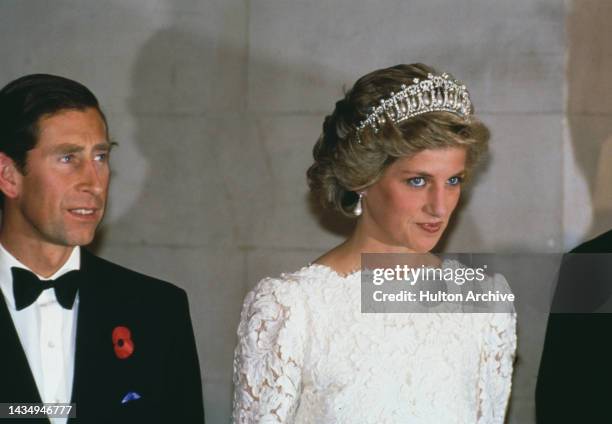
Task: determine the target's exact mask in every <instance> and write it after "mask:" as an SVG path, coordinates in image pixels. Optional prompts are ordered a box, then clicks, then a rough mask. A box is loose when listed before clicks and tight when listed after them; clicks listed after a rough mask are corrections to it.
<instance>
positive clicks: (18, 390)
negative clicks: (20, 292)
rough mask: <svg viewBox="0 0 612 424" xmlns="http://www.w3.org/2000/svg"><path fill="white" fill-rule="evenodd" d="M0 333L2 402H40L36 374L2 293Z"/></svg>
mask: <svg viewBox="0 0 612 424" xmlns="http://www.w3.org/2000/svg"><path fill="white" fill-rule="evenodd" d="M0 335H2V336H1V337H2V339H3V340H4V341H5V342H3V346H2V349H0V369H2V371H1V372H0V374H1V375H2V383H1V384H0V402H28V403H40V402H41V400H40V399H41V398H40V394H39V393H38V388H37V387H36V382H35V380H34V375H33V374H32V371H31V370H30V365H29V364H28V359H27V357H26V354H25V352H24V350H23V347H22V346H21V342H20V341H19V336H18V335H17V330H16V329H15V325H14V324H13V319H12V318H11V315H10V313H9V310H8V306H7V305H6V302H5V300H4V296H3V295H2V293H0Z"/></svg>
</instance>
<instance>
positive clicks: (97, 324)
mask: <svg viewBox="0 0 612 424" xmlns="http://www.w3.org/2000/svg"><path fill="white" fill-rule="evenodd" d="M81 271H82V275H83V277H82V280H81V282H80V286H79V312H78V318H77V335H76V347H75V355H74V379H73V384H72V402H73V403H76V413H77V417H79V416H81V417H82V416H83V415H84V414H86V415H87V416H89V414H90V413H91V409H92V408H94V411H95V408H96V405H97V406H98V407H99V406H100V405H101V403H100V402H104V400H103V398H104V397H105V392H106V391H107V390H106V387H104V383H103V381H104V371H103V370H104V368H105V365H104V364H105V362H106V360H105V355H104V350H105V347H106V348H108V346H106V345H110V340H111V339H110V335H109V334H106V333H108V331H107V332H106V333H105V332H104V329H105V328H106V327H105V321H106V320H105V318H104V317H105V316H106V314H108V312H107V311H106V312H105V311H104V307H107V306H108V305H106V302H105V301H104V298H103V297H102V296H101V293H102V292H103V291H102V290H100V289H99V284H100V280H101V279H102V278H101V276H100V275H99V274H100V271H101V270H100V269H98V267H97V266H96V264H95V258H94V257H92V255H91V254H90V253H88V252H87V251H86V250H85V249H83V250H81ZM105 335H106V336H107V337H106V338H105V337H104V336H105ZM79 411H81V413H79ZM98 412H99V411H98ZM69 422H75V421H74V420H69Z"/></svg>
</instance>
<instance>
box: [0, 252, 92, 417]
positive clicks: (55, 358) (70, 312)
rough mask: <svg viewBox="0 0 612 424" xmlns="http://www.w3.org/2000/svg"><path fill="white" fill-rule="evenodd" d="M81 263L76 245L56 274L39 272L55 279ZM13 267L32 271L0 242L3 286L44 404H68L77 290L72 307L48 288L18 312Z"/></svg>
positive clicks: (71, 373) (0, 286)
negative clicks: (64, 306)
mask: <svg viewBox="0 0 612 424" xmlns="http://www.w3.org/2000/svg"><path fill="white" fill-rule="evenodd" d="M80 263H81V250H80V248H78V247H77V248H74V249H73V250H72V253H71V254H70V257H69V258H68V260H67V261H66V263H64V265H63V266H62V267H61V268H60V269H59V270H58V271H57V272H56V273H55V274H53V275H52V276H51V277H49V278H43V277H41V276H40V275H39V276H38V278H40V279H41V280H47V279H56V278H58V277H60V276H62V275H63V274H65V273H67V272H69V271H73V270H76V269H79V267H80ZM11 267H18V268H24V269H27V270H29V271H31V269H29V268H28V267H27V266H25V265H24V264H22V263H21V262H19V261H18V260H17V259H16V258H15V257H14V256H13V255H11V254H10V253H9V252H8V251H7V250H6V249H5V248H4V246H2V244H0V289H2V294H3V295H4V299H5V301H6V304H7V306H8V310H9V313H10V314H11V318H12V319H13V324H15V328H16V330H17V334H18V335H19V340H20V341H21V346H22V347H23V350H24V351H25V354H26V357H27V359H28V363H29V365H30V370H32V375H33V376H34V380H35V381H36V386H37V387H38V393H39V394H40V396H41V399H42V401H43V402H44V403H60V402H61V403H69V402H70V398H71V396H72V380H73V377H74V352H75V345H76V328H77V322H76V321H77V315H78V314H77V313H78V309H79V296H78V293H77V297H76V299H75V302H74V305H73V307H72V309H64V308H63V307H62V306H61V305H60V304H59V303H58V301H57V299H56V297H55V291H54V290H53V289H48V290H44V291H43V292H42V293H41V295H40V296H39V297H38V299H37V300H36V302H34V303H33V304H32V305H30V306H28V307H27V308H24V309H22V310H20V311H18V310H17V309H16V308H15V298H14V296H13V275H12V274H11ZM51 422H52V423H54V424H56V423H58V424H59V423H62V424H63V423H66V422H67V419H66V418H53V419H51Z"/></svg>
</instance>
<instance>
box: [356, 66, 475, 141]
mask: <svg viewBox="0 0 612 424" xmlns="http://www.w3.org/2000/svg"><path fill="white" fill-rule="evenodd" d="M440 111H443V112H451V113H454V114H456V115H459V116H461V117H463V118H465V119H467V118H468V117H469V116H470V114H471V113H472V102H471V101H470V94H469V93H468V91H467V88H466V87H465V85H463V84H462V83H460V82H459V81H457V80H453V79H451V78H450V76H449V75H448V74H446V73H444V74H441V75H434V74H428V75H427V79H424V80H419V79H418V78H415V79H414V80H413V84H411V85H409V86H406V85H402V86H401V90H400V91H399V92H397V93H394V92H391V95H390V97H389V98H388V99H382V100H381V101H380V106H377V107H372V110H371V112H370V114H369V115H368V116H367V117H366V119H364V120H363V121H361V122H360V123H359V125H358V126H357V141H358V142H359V143H361V140H360V139H359V133H360V132H361V131H363V130H364V129H365V128H367V127H370V128H372V129H373V130H374V133H378V131H379V130H380V129H381V128H382V127H383V125H384V124H385V123H386V122H387V121H391V122H393V123H398V122H402V121H405V120H406V119H410V118H412V117H414V116H417V115H421V114H423V113H427V112H440Z"/></svg>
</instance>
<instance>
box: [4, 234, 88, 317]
mask: <svg viewBox="0 0 612 424" xmlns="http://www.w3.org/2000/svg"><path fill="white" fill-rule="evenodd" d="M12 267H17V268H23V269H27V270H28V271H31V272H34V271H32V270H31V269H30V268H29V267H27V266H26V265H24V264H23V263H21V262H20V261H19V260H18V259H17V258H15V257H14V256H13V255H11V254H10V253H9V251H8V250H6V249H5V248H4V246H3V245H2V243H0V289H2V293H3V294H4V299H5V300H6V302H7V305H8V306H9V307H10V308H12V309H15V298H14V297H13V274H12V273H11V268H12ZM80 268H81V249H80V248H79V247H75V248H73V249H72V253H70V256H69V257H68V260H67V261H66V262H64V265H62V266H61V267H60V269H58V270H57V271H56V272H55V273H54V274H53V275H52V276H51V277H48V278H44V277H42V276H40V275H38V274H36V273H35V272H34V274H36V275H37V276H38V278H40V279H41V280H54V279H56V278H58V277H61V276H62V275H64V274H66V273H67V272H70V271H74V270H78V269H80Z"/></svg>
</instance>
